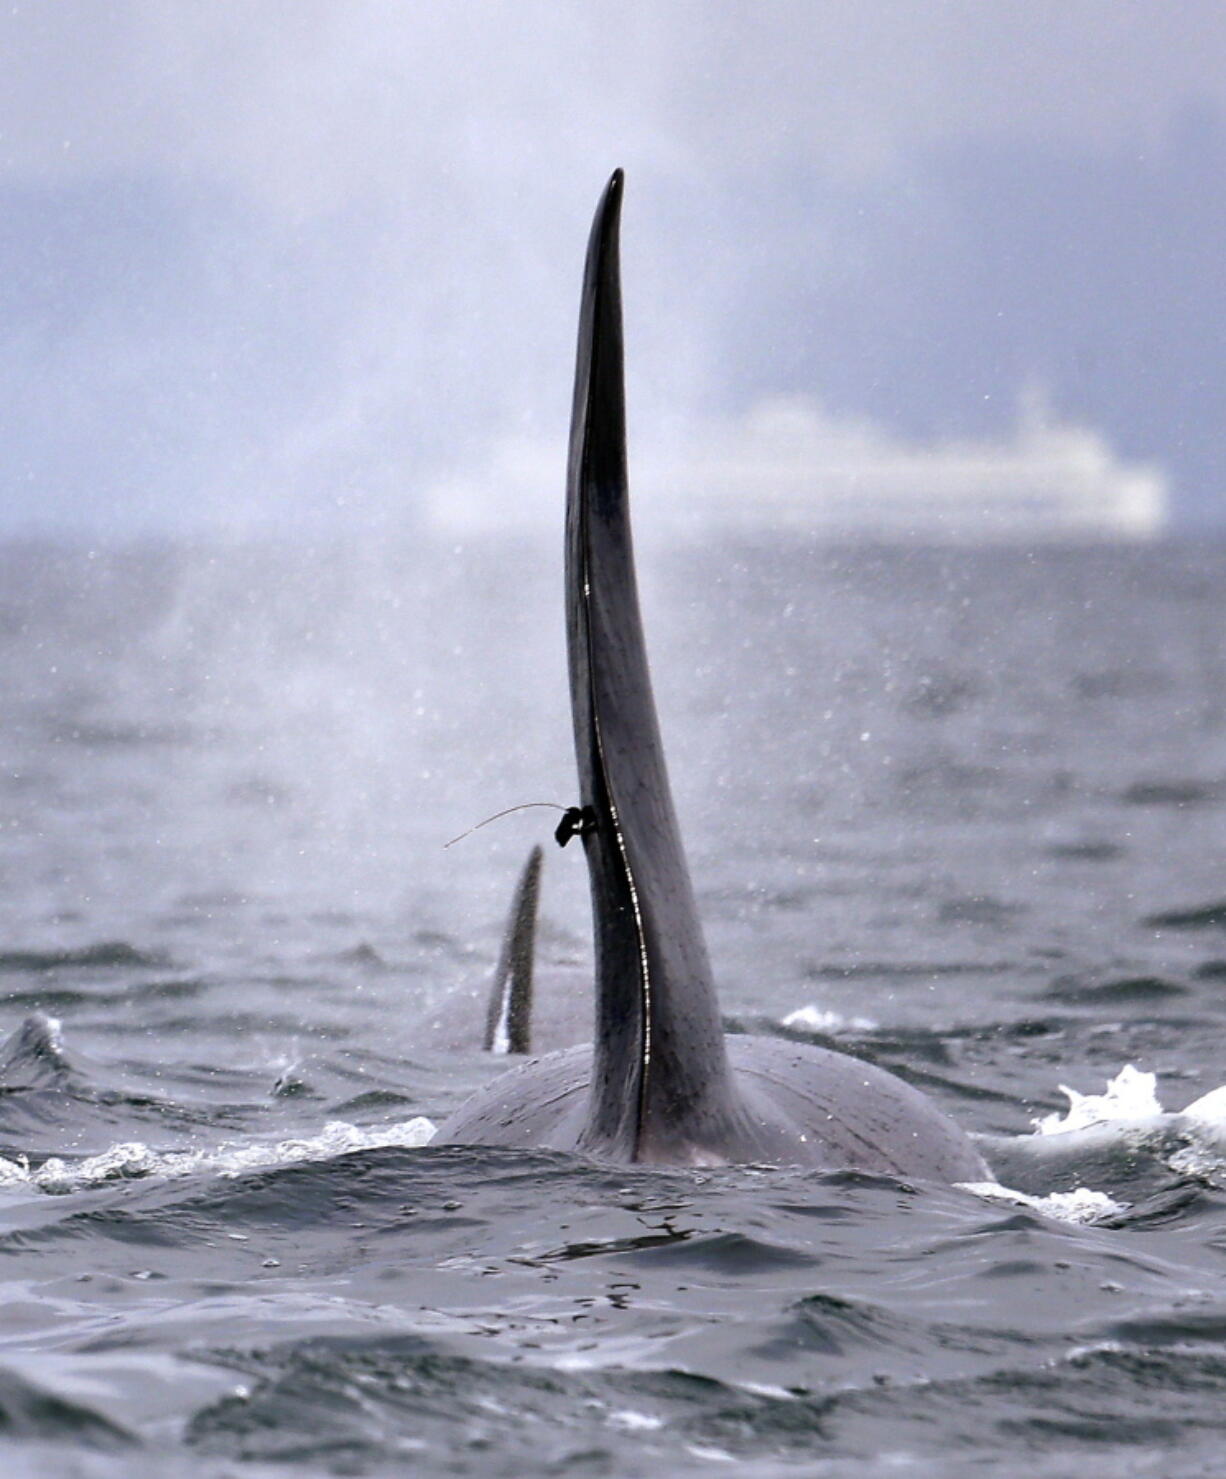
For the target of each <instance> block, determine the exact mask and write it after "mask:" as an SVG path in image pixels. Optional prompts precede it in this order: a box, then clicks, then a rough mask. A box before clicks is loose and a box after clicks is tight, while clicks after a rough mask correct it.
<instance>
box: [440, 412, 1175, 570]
mask: <svg viewBox="0 0 1226 1479" xmlns="http://www.w3.org/2000/svg"><path fill="white" fill-rule="evenodd" d="M632 433H633V427H632ZM564 467H565V453H564V449H563V448H561V447H560V446H553V447H546V446H544V445H543V444H542V443H540V442H534V441H531V440H529V439H526V438H518V439H512V440H509V441H506V442H503V443H502V444H501V445H500V446H499V447H498V448H497V449H496V450H495V453H494V455H493V457H492V458H491V460H490V463H489V465H488V466H487V468H486V469H485V471H484V473H483V474H482V476H480V477H479V478H476V479H462V480H454V481H451V482H449V483H447V484H445V485H439V486H438V487H436V488H435V489H434V490H433V492H432V494H431V497H430V498H429V500H428V513H427V517H428V519H429V521H430V522H431V523H433V524H435V525H436V526H438V527H441V528H446V529H447V530H448V531H450V532H460V531H461V530H462V529H464V530H468V531H475V530H476V529H480V528H487V529H494V528H500V527H510V526H523V525H525V524H531V525H536V524H537V523H538V522H545V521H547V520H549V519H556V517H557V509H558V503H557V498H558V489H559V487H560V485H561V483H562V478H563V473H562V469H564ZM630 478H631V489H632V493H633V498H634V513H635V522H636V525H640V526H642V527H645V528H650V529H657V528H658V529H661V530H663V529H667V530H670V531H675V532H686V531H698V530H700V529H702V528H709V529H714V530H739V531H743V532H746V533H748V532H753V531H758V530H763V529H785V530H793V531H795V532H797V533H801V534H806V535H811V536H814V537H818V538H830V539H839V540H844V539H856V540H880V541H883V542H891V541H898V542H903V541H918V542H941V541H958V542H963V541H965V542H967V543H977V542H992V541H1033V540H1087V539H1090V540H1093V539H1128V540H1144V539H1151V538H1153V537H1155V536H1156V535H1159V534H1161V533H1162V532H1163V530H1164V529H1165V528H1166V524H1167V517H1168V509H1169V505H1170V486H1169V481H1168V479H1167V477H1166V474H1165V473H1164V472H1163V471H1162V470H1161V468H1158V467H1156V466H1153V465H1150V464H1140V463H1128V462H1124V461H1122V460H1121V459H1120V458H1119V457H1118V456H1117V455H1116V453H1115V451H1114V449H1113V448H1112V447H1111V445H1110V444H1109V442H1108V441H1107V440H1106V438H1105V437H1104V436H1102V435H1101V433H1099V432H1096V431H1094V430H1092V429H1090V428H1089V427H1086V426H1082V425H1078V424H1076V423H1074V422H1069V421H1064V420H1061V419H1059V418H1058V417H1056V416H1054V415H1053V414H1052V412H1051V410H1050V409H1049V407H1048V404H1047V399H1046V397H1045V396H1044V395H1043V394H1042V392H1041V391H1040V390H1038V389H1036V388H1033V387H1031V388H1028V389H1027V390H1026V391H1024V392H1023V394H1022V396H1021V397H1020V399H1019V410H1018V416H1017V423H1016V426H1015V428H1014V431H1013V433H1012V435H1011V436H1009V437H1007V438H998V439H994V440H989V439H987V438H983V439H972V438H959V439H952V438H951V439H949V440H944V441H937V442H929V443H915V442H907V441H904V440H902V439H901V438H896V437H894V436H892V435H890V434H889V433H888V432H886V431H885V430H883V429H882V428H881V427H880V426H878V425H875V424H874V423H872V422H869V421H861V420H850V419H846V418H836V417H833V416H831V415H829V414H828V413H827V412H825V411H824V410H823V409H822V408H821V406H820V404H819V403H818V402H817V401H815V400H813V399H811V398H809V397H799V396H789V397H780V398H776V399H771V400H764V401H761V402H759V403H758V404H757V405H756V406H754V407H753V408H752V409H751V410H750V411H749V412H748V413H746V414H745V415H744V416H743V417H740V418H738V419H736V420H733V421H727V422H722V423H707V424H701V425H698V426H696V427H694V428H693V429H692V430H691V431H690V433H689V434H688V435H682V436H681V437H679V438H678V439H677V440H676V442H675V444H674V445H673V446H672V447H671V448H670V449H669V450H667V451H665V450H664V449H663V447H662V446H660V445H657V444H656V443H654V442H653V441H650V440H649V441H648V442H647V444H646V445H645V446H643V447H642V448H641V449H640V448H639V446H638V445H637V443H635V442H633V440H632V445H631V449H630Z"/></svg>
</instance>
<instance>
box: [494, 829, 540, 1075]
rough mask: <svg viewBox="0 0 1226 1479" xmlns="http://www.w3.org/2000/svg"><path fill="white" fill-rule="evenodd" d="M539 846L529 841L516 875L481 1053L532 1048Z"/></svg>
mask: <svg viewBox="0 0 1226 1479" xmlns="http://www.w3.org/2000/svg"><path fill="white" fill-rule="evenodd" d="M541 857H542V854H541V850H540V848H539V847H534V848H533V849H532V851H531V852H530V853H529V854H528V861H527V862H526V863H525V864H524V866H523V871H522V872H521V873H520V875H519V882H518V883H517V884H516V885H515V893H514V895H513V896H512V898H511V912H510V913H509V914H508V916H507V927H506V930H505V932H504V934H503V937H502V949H501V951H500V952H499V955H498V964H497V966H495V968H494V979H493V981H492V982H491V984H490V998H489V1006H488V1007H487V1009H486V1014H485V1037H484V1040H483V1042H482V1044H481V1046H482V1047H483V1048H484V1049H485V1051H486V1052H487V1053H529V1052H531V1051H532V971H533V966H534V964H535V958H536V906H537V900H538V898H539V897H540V888H541Z"/></svg>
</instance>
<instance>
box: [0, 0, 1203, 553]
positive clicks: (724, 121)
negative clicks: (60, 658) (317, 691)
mask: <svg viewBox="0 0 1226 1479" xmlns="http://www.w3.org/2000/svg"><path fill="white" fill-rule="evenodd" d="M0 68H2V69H3V77H2V79H0V191H2V192H3V195H4V200H3V202H2V207H3V208H2V209H0V240H2V242H3V253H4V271H3V277H2V285H0V325H2V330H3V340H2V346H3V347H2V350H0V377H2V387H0V388H2V393H3V400H2V405H3V413H2V415H0V530H7V531H15V530H22V529H27V528H61V529H81V530H83V531H90V532H95V531H97V532H102V533H116V532H118V533H125V532H129V531H134V530H138V529H141V528H147V527H160V526H167V525H169V526H183V525H189V526H202V527H206V528H217V527H222V526H231V525H238V526H240V527H242V526H245V525H247V524H248V523H249V522H250V523H259V524H262V523H265V522H271V523H273V524H278V525H285V526H293V525H296V524H298V523H300V522H301V521H314V520H330V519H334V518H337V517H341V518H344V519H346V520H353V521H363V522H365V521H369V522H372V523H374V522H379V523H383V522H389V521H390V522H400V521H404V522H409V521H411V518H412V514H413V509H414V507H415V498H414V495H415V490H419V489H420V488H421V487H422V486H423V485H424V484H425V483H426V482H427V481H428V480H430V479H432V478H434V477H437V476H440V475H445V474H448V473H452V472H455V471H457V470H462V469H464V468H467V467H472V466H478V465H480V464H481V463H482V461H483V459H484V458H485V456H486V453H487V451H488V448H489V446H490V444H491V443H492V442H494V441H496V440H497V439H498V438H499V437H501V436H503V435H505V434H507V433H517V434H520V433H531V434H539V435H540V436H542V437H553V436H560V435H561V433H562V431H563V430H564V425H565V419H566V416H567V413H568V409H569V378H570V372H571V358H572V354H573V336H574V317H575V311H576V303H577V290H578V278H579V272H580V267H581V256H582V250H583V245H584V242H585V239H586V233H587V226H588V221H589V218H590V213H591V210H592V208H593V206H594V204H595V201H596V198H597V195H598V193H599V191H600V188H601V186H602V184H603V182H604V179H605V178H606V176H607V175H608V173H609V171H610V170H611V169H612V167H613V166H614V165H618V164H620V165H623V166H625V168H626V169H627V172H628V196H627V206H626V214H625V227H624V230H625V250H624V268H625V273H626V280H627V282H626V291H627V320H628V323H627V327H628V333H629V336H630V352H631V363H630V374H631V397H632V403H631V404H632V429H636V428H641V429H643V430H644V431H645V432H653V431H658V430H661V429H662V430H663V432H666V431H667V427H668V424H669V422H670V421H671V420H675V419H684V418H685V417H687V416H720V415H733V414H736V413H737V412H739V411H741V410H743V409H744V407H745V406H746V405H748V404H750V403H752V402H753V401H754V400H755V399H757V398H759V397H760V396H762V395H764V394H772V393H776V392H781V391H784V392H803V393H806V394H812V395H815V396H817V397H819V398H820V399H822V400H823V401H824V402H825V403H826V404H827V405H828V406H829V407H831V408H832V409H833V410H836V411H839V412H847V413H855V414H859V415H866V416H871V417H873V418H874V419H876V420H878V421H880V422H881V423H882V424H883V425H884V426H886V427H888V428H890V429H891V430H894V431H897V432H899V433H902V434H906V435H915V436H927V435H935V434H947V433H951V432H994V431H1003V430H1005V429H1007V427H1008V426H1009V425H1010V423H1011V420H1012V415H1013V407H1014V403H1015V397H1016V392H1017V390H1018V387H1019V385H1020V384H1021V383H1022V381H1023V380H1025V379H1026V378H1027V377H1028V376H1037V377H1039V378H1041V379H1042V380H1044V381H1045V382H1046V384H1047V385H1048V386H1049V387H1050V389H1051V392H1052V394H1053V397H1054V399H1055V401H1056V404H1057V405H1058V406H1059V407H1060V409H1061V410H1064V411H1066V412H1068V413H1070V414H1072V415H1075V416H1078V417H1084V418H1085V419H1087V420H1088V421H1090V422H1091V423H1092V424H1094V425H1096V426H1099V427H1101V428H1102V429H1103V430H1104V431H1105V432H1106V433H1107V434H1108V435H1109V436H1110V437H1111V438H1112V440H1113V441H1114V442H1115V444H1116V445H1117V447H1118V448H1119V449H1120V450H1121V451H1122V452H1124V453H1126V454H1127V455H1129V456H1137V457H1144V458H1146V459H1152V460H1155V461H1157V462H1159V463H1161V464H1162V465H1163V466H1165V467H1166V468H1167V469H1168V470H1169V471H1170V473H1171V475H1172V478H1173V480H1174V483H1175V487H1176V492H1177V499H1178V503H1177V510H1178V513H1179V516H1180V518H1181V520H1182V522H1183V523H1184V524H1185V525H1189V524H1193V523H1203V522H1205V521H1210V522H1213V523H1216V524H1219V525H1220V524H1223V523H1226V489H1224V487H1223V480H1222V477H1221V474H1220V469H1221V468H1222V466H1223V464H1224V463H1226V430H1224V428H1226V416H1224V415H1223V407H1222V401H1223V395H1222V385H1223V383H1224V381H1226V333H1224V330H1223V325H1226V273H1224V272H1223V269H1222V266H1221V263H1222V261H1223V260H1226V203H1224V192H1223V191H1222V189H1221V183H1220V182H1221V180H1222V179H1223V178H1226V124H1224V119H1226V7H1223V6H1222V5H1221V3H1220V0H1210V3H1201V0H1180V3H1179V4H1177V5H1173V4H1170V3H1154V4H1143V3H1129V0H1108V3H1078V0H1059V3H1050V4H1049V3H1045V0H1024V3H1016V4H1014V3H1005V0H978V3H924V0H913V3H890V0H878V3H874V4H865V3H863V0H859V3H855V4H843V3H824V0H801V3H794V4H788V3H769V0H765V3H764V0H759V3H753V4H741V3H736V0H731V3H730V0H722V3H709V0H703V3H694V4H690V3H672V4H669V3H661V0H655V3H651V4H599V3H591V0H587V3H583V4H564V3H562V4H560V3H557V0H554V3H550V4H532V3H523V0H520V3H516V4H508V5H503V4H492V3H481V0H471V3H464V4H460V3H454V4H433V5H432V4H423V3H414V4H406V3H390V0H385V3H378V0H372V3H342V0H332V3H328V4H321V3H313V0H284V3H282V0H244V3H226V0H198V3H197V0H150V3H144V4H142V3H123V0H81V3H72V0H59V3H55V4H46V3H30V4H28V5H23V4H16V5H11V6H9V8H8V11H7V13H6V15H5V16H4V17H3V18H0ZM561 476H562V470H561V469H559V481H560V480H561Z"/></svg>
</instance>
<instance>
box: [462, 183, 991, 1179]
mask: <svg viewBox="0 0 1226 1479" xmlns="http://www.w3.org/2000/svg"><path fill="white" fill-rule="evenodd" d="M622 191H623V176H622V173H621V171H620V170H619V171H617V172H616V173H615V174H614V175H613V177H612V178H611V180H610V181H609V184H608V186H607V188H606V189H605V192H604V194H603V196H602V198H601V201H600V204H599V206H598V208H597V211H596V216H595V220H594V222H593V225H592V231H591V237H590V240H589V244H588V252H587V260H586V266H585V271H584V280H583V289H582V297H581V303H580V317H579V343H578V353H577V358H576V368H575V387H574V401H573V407H572V416H571V435H570V453H569V462H568V469H567V507H566V574H565V585H566V627H567V648H568V657H569V680H570V698H571V714H572V720H573V727H574V741H575V756H576V761H577V766H578V773H579V785H580V800H581V805H580V807H579V808H578V809H577V810H576V811H575V813H574V817H575V821H574V824H573V826H572V829H571V830H572V832H573V834H574V835H578V836H579V837H580V839H581V841H582V844H583V849H584V852H585V854H586V859H587V865H588V872H589V882H590V887H591V900H592V922H593V932H594V944H595V962H596V981H595V986H596V991H595V1033H594V1038H593V1042H592V1043H591V1045H584V1046H579V1047H572V1048H568V1049H564V1050H562V1051H560V1052H557V1053H552V1054H548V1055H546V1056H544V1057H542V1058H538V1059H535V1060H532V1061H529V1062H527V1063H525V1064H523V1065H521V1066H520V1067H518V1068H515V1069H512V1070H510V1071H509V1072H508V1073H506V1074H503V1075H501V1076H500V1077H499V1078H497V1079H495V1080H494V1081H492V1082H491V1083H490V1084H488V1085H487V1086H486V1087H485V1088H483V1089H481V1090H479V1091H478V1092H477V1093H476V1094H474V1095H473V1096H472V1097H471V1098H470V1099H469V1100H467V1101H466V1103H464V1104H463V1105H461V1106H460V1108H459V1109H458V1110H457V1111H456V1112H455V1113H454V1114H453V1115H452V1116H451V1118H450V1119H448V1120H447V1121H446V1122H445V1123H444V1124H443V1125H442V1127H441V1128H440V1130H439V1134H438V1136H437V1141H438V1142H439V1143H446V1142H450V1143H453V1144H481V1145H502V1146H518V1147H541V1148H550V1149H557V1150H570V1151H578V1152H581V1153H583V1154H587V1155H591V1156H593V1157H596V1158H599V1159H605V1160H609V1161H614V1162H621V1163H630V1162H649V1163H657V1164H674V1165H686V1164H689V1165H720V1164H729V1163H744V1162H762V1161H766V1162H774V1163H777V1164H791V1165H807V1166H817V1167H821V1168H824V1169H841V1168H853V1167H854V1168H860V1169H863V1170H868V1171H883V1172H891V1173H896V1174H901V1175H910V1176H915V1177H923V1178H926V1179H931V1180H938V1181H945V1182H954V1181H980V1180H984V1179H985V1178H986V1177H987V1176H988V1171H987V1167H986V1165H985V1163H984V1161H983V1159H982V1157H981V1156H980V1155H979V1153H978V1151H977V1150H976V1149H975V1148H974V1146H973V1145H972V1143H971V1141H970V1139H969V1138H968V1136H967V1135H966V1134H965V1133H964V1132H963V1131H962V1130H961V1129H960V1128H959V1127H958V1126H957V1125H956V1124H955V1123H954V1122H953V1121H952V1120H951V1119H950V1118H949V1117H948V1116H946V1115H945V1114H944V1113H942V1112H941V1111H940V1110H939V1109H938V1108H937V1107H936V1105H935V1104H933V1103H932V1101H931V1100H929V1099H928V1098H926V1097H925V1096H924V1095H923V1094H921V1093H920V1092H919V1091H918V1090H916V1089H914V1088H912V1087H911V1086H910V1085H908V1084H906V1083H904V1082H903V1081H902V1080H901V1079H898V1078H896V1077H895V1076H894V1075H892V1074H890V1073H887V1072H886V1071H885V1070H883V1069H881V1068H878V1067H876V1066H875V1065H872V1064H868V1063H864V1062H862V1061H860V1060H859V1059H856V1058H851V1057H849V1056H846V1055H844V1054H841V1053H837V1052H833V1051H830V1050H827V1049H823V1048H818V1047H816V1046H811V1045H807V1044H798V1043H789V1042H785V1041H782V1040H779V1039H774V1038H758V1037H742V1036H729V1037H725V1035H724V1032H723V1026H722V1023H721V1020H720V1015H719V1006H718V1002H717V999H716V994H715V987H714V982H713V978H712V974H711V967H710V963H709V960H708V957H707V950H706V944H705V942H704V939H703V933H702V926H701V923H700V920H699V916H698V909H697V905H696V903H695V900H694V892H693V888H692V886H691V883H690V875H689V870H688V867H687V864H686V859H685V854H684V851H683V848H682V844H681V834H680V830H679V828H678V825H677V820H676V816H675V813H674V810H673V802H672V793H671V790H670V787H669V781H668V774H667V769H666V766H665V760H664V749H663V744H662V742H661V738H660V731H659V724H658V722H657V719H656V712H655V701H654V698H653V694H652V688H651V677H650V673H649V669H648V663H647V652H646V646H645V642H644V637H643V628H642V621H641V617H640V613H639V602H638V589H637V582H636V576H635V565H634V552H633V545H632V539H631V530H630V516H629V502H628V479H627V472H626V437H625V393H624V374H623V340H622V312H621V281H620V264H619V234H620V217H621V203H622ZM564 835H565V834H562V835H560V837H559V840H563V836H564Z"/></svg>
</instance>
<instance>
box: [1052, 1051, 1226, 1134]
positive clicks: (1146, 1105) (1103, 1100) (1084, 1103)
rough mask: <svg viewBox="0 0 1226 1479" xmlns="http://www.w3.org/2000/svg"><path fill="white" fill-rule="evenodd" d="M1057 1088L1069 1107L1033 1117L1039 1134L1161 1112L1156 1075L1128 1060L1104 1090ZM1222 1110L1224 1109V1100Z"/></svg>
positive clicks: (1132, 1118)
mask: <svg viewBox="0 0 1226 1479" xmlns="http://www.w3.org/2000/svg"><path fill="white" fill-rule="evenodd" d="M1059 1088H1060V1092H1061V1093H1062V1094H1064V1095H1065V1096H1066V1097H1067V1098H1068V1101H1069V1103H1068V1108H1067V1109H1066V1110H1065V1111H1064V1113H1063V1114H1060V1113H1055V1114H1046V1115H1044V1116H1043V1117H1042V1119H1037V1120H1033V1121H1032V1123H1033V1125H1034V1127H1035V1129H1036V1130H1037V1131H1038V1133H1039V1134H1040V1135H1063V1134H1066V1133H1067V1132H1068V1131H1070V1130H1086V1129H1089V1127H1090V1126H1091V1125H1111V1124H1119V1123H1121V1122H1127V1121H1136V1120H1148V1119H1153V1118H1154V1117H1155V1116H1157V1115H1160V1114H1162V1113H1163V1108H1162V1105H1161V1103H1160V1102H1159V1100H1158V1093H1157V1089H1158V1075H1157V1074H1156V1073H1143V1072H1141V1070H1140V1069H1138V1068H1134V1067H1133V1065H1132V1064H1131V1063H1126V1064H1125V1065H1124V1067H1123V1068H1121V1069H1120V1071H1119V1072H1118V1073H1117V1074H1116V1076H1115V1077H1114V1078H1113V1079H1111V1080H1110V1082H1109V1083H1108V1084H1107V1089H1106V1092H1105V1093H1102V1094H1081V1093H1078V1091H1077V1090H1076V1089H1070V1088H1069V1087H1068V1085H1067V1084H1060V1085H1059ZM1210 1097H1212V1096H1210V1095H1206V1098H1210ZM1223 1109H1224V1110H1226V1100H1224V1101H1223Z"/></svg>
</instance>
